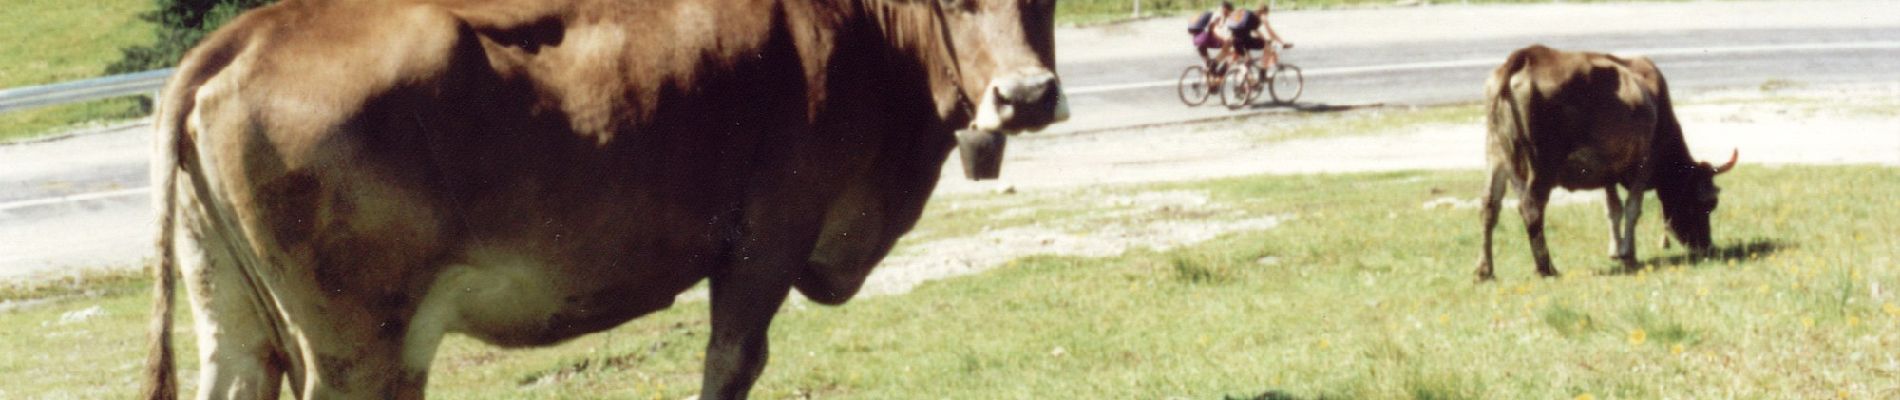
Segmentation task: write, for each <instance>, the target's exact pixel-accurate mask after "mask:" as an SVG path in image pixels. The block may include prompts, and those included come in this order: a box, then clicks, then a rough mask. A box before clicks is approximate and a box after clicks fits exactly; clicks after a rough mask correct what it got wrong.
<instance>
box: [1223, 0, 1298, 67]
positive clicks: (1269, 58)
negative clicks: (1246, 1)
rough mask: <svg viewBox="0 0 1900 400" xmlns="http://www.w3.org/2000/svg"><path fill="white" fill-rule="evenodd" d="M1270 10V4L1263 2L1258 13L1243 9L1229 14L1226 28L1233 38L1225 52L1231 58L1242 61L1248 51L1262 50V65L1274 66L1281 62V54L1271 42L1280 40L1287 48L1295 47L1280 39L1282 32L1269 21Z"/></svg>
mask: <svg viewBox="0 0 1900 400" xmlns="http://www.w3.org/2000/svg"><path fill="white" fill-rule="evenodd" d="M1269 11H1271V10H1270V9H1269V7H1268V5H1266V4H1261V5H1260V11H1259V12H1258V13H1256V12H1254V11H1253V10H1244V9H1243V10H1238V11H1235V12H1232V13H1229V14H1228V17H1227V18H1226V22H1227V26H1226V28H1227V30H1228V33H1229V35H1230V37H1232V38H1233V39H1231V40H1229V41H1228V42H1227V47H1226V49H1225V54H1226V56H1227V57H1230V60H1232V61H1234V62H1240V61H1241V60H1244V59H1246V58H1247V52H1249V51H1253V50H1260V51H1261V57H1260V67H1261V68H1272V67H1273V66H1275V65H1278V64H1279V61H1280V54H1279V52H1276V51H1274V49H1273V47H1272V46H1269V44H1272V43H1273V42H1280V43H1282V44H1283V45H1284V47H1285V48H1293V43H1291V42H1287V41H1285V40H1282V39H1280V34H1279V33H1277V32H1274V31H1273V26H1272V25H1271V24H1269V23H1267V13H1268V12H1269Z"/></svg>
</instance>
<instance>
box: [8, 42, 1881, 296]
mask: <svg viewBox="0 0 1900 400" xmlns="http://www.w3.org/2000/svg"><path fill="white" fill-rule="evenodd" d="M1606 7H1608V6H1606ZM1895 8H1896V10H1894V11H1900V7H1895ZM1289 15H1290V14H1289ZM1148 25H1157V24H1148ZM1864 25H1867V24H1855V25H1854V26H1851V27H1847V28H1840V29H1829V28H1802V29H1783V28H1750V27H1746V26H1738V27H1736V28H1734V29H1696V30H1685V31H1670V32H1655V31H1646V32H1640V33H1618V32H1602V33H1586V34H1564V35H1535V34H1529V35H1507V36H1502V37H1484V38H1463V39H1456V40H1386V41H1379V42H1378V43H1363V44H1350V45H1334V46H1313V45H1307V44H1303V43H1302V44H1301V45H1300V46H1299V47H1296V48H1295V49H1292V50H1290V51H1288V52H1287V53H1286V55H1285V56H1284V61H1285V62H1287V63H1291V64H1295V65H1299V66H1300V67H1301V68H1303V69H1304V71H1305V72H1306V79H1305V81H1306V88H1305V93H1304V95H1303V96H1302V97H1301V98H1300V99H1299V102H1298V103H1297V104H1296V105H1295V106H1277V105H1260V106H1255V107H1251V108H1246V109H1242V110H1237V111H1236V110H1228V109H1226V108H1223V107H1220V106H1219V105H1218V104H1219V100H1218V99H1215V100H1212V101H1210V104H1209V105H1204V106H1200V107H1188V106H1185V105H1183V104H1181V103H1180V101H1179V100H1178V99H1177V97H1176V92H1175V90H1176V89H1175V87H1174V85H1173V81H1174V80H1176V78H1178V77H1179V76H1180V74H1181V70H1182V68H1184V67H1186V66H1188V65H1190V64H1193V63H1196V62H1198V60H1197V58H1196V57H1195V56H1194V53H1193V52H1192V50H1191V49H1189V48H1187V46H1186V41H1187V38H1186V37H1185V34H1184V33H1181V32H1175V31H1174V30H1167V31H1165V32H1139V33H1138V34H1141V35H1164V34H1167V35H1178V36H1181V37H1180V43H1181V46H1180V51H1179V52H1178V53H1155V52H1147V53H1149V54H1146V55H1136V56H1132V57H1118V58H1117V57H1081V58H1082V59H1083V60H1082V61H1077V62H1072V63H1063V64H1061V65H1060V66H1059V67H1058V68H1059V71H1058V72H1059V73H1060V75H1061V76H1062V79H1063V83H1064V85H1065V86H1066V87H1067V88H1068V89H1069V90H1070V94H1069V96H1070V104H1071V109H1072V110H1074V119H1073V120H1072V121H1071V122H1069V123H1065V124H1061V125H1058V126H1054V127H1051V128H1050V129H1049V130H1050V131H1055V132H1060V133H1070V134H1087V132H1090V131H1097V130H1104V129H1115V128H1118V127H1128V126H1137V125H1155V124H1169V123H1179V122H1183V121H1191V120H1197V119H1207V118H1221V117H1227V116H1233V115H1238V114H1240V113H1274V112H1302V111H1313V110H1329V109H1336V108H1338V107H1346V106H1368V105H1434V104H1448V103H1463V102H1475V101H1478V100H1480V97H1481V89H1482V85H1483V82H1484V78H1485V76H1486V74H1487V73H1488V72H1489V71H1490V70H1491V69H1492V68H1494V67H1495V66H1496V64H1497V63H1498V62H1500V61H1502V58H1503V57H1504V55H1506V54H1508V53H1509V52H1510V51H1511V50H1513V49H1516V48H1519V47H1523V46H1524V45H1527V44H1530V43H1543V44H1546V45H1549V46H1552V47H1557V48H1571V49H1595V50H1607V51H1611V52H1616V53H1619V54H1649V55H1651V56H1652V58H1653V59H1655V60H1656V62H1657V63H1658V64H1659V65H1660V66H1661V68H1662V69H1663V71H1664V73H1665V74H1667V76H1668V77H1669V79H1670V86H1671V89H1672V90H1673V91H1674V93H1675V95H1676V96H1677V97H1684V96H1689V95H1693V94H1694V93H1697V92H1702V91H1709V90H1716V89H1732V88H1736V87H1751V86H1759V85H1764V84H1792V85H1808V84H1813V85H1822V84H1842V83H1855V82H1894V81H1900V24H1896V25H1895V26H1883V27H1867V26H1864ZM1169 26H1171V25H1169ZM1282 33H1283V34H1286V35H1289V36H1292V32H1282ZM1295 43H1300V41H1299V40H1298V39H1295ZM1322 44H1324V42H1322ZM1062 46H1067V44H1064V43H1058V47H1059V48H1061V47H1062ZM1134 53H1140V52H1134ZM95 130H96V131H98V132H94V133H88V134H83V135H76V136H73V137H70V138H66V139H62V140H54V141H45V142H40V143H31V144H15V145H0V279H9V278H18V277H23V276H36V275H46V274H57V273H60V272H62V271H68V270H72V269H74V268H93V267H106V268H114V267H119V268H122V267H128V266H134V265H137V264H136V263H137V262H138V261H139V260H140V259H142V258H144V257H146V256H147V255H149V254H150V253H151V252H150V248H151V245H150V235H151V231H152V230H153V228H152V227H151V226H150V225H151V222H150V221H151V217H150V212H149V210H148V209H147V207H148V205H147V204H148V200H147V196H148V191H146V190H144V188H145V187H146V186H147V185H148V183H147V177H146V153H147V152H148V151H149V142H148V139H147V136H148V135H149V133H148V132H149V129H148V127H146V126H144V125H142V124H132V125H124V126H119V127H109V128H103V129H95ZM1029 140H1034V139H1033V138H1031V139H1029Z"/></svg>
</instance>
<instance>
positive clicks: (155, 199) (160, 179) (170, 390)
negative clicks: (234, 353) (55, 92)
mask: <svg viewBox="0 0 1900 400" xmlns="http://www.w3.org/2000/svg"><path fill="white" fill-rule="evenodd" d="M232 25H236V22H235V21H234V22H233V24H232ZM236 31H237V30H235V29H226V30H225V31H221V32H219V33H217V34H213V35H212V36H211V37H207V38H206V39H205V41H204V42H203V43H202V44H200V45H199V46H198V47H197V48H195V49H193V50H192V51H190V52H188V53H186V54H185V57H184V58H183V59H182V60H180V61H179V63H178V68H177V69H176V70H175V72H173V73H172V77H171V80H170V81H169V82H167V83H166V84H165V88H164V90H163V91H162V92H160V93H159V97H158V102H157V103H158V108H157V112H156V113H154V121H153V123H152V126H153V134H154V137H153V138H152V144H153V152H152V164H151V178H152V208H153V210H152V211H153V213H154V215H155V216H156V217H157V218H156V219H157V222H158V235H157V240H156V242H157V243H156V244H157V248H156V250H157V255H158V261H157V263H156V264H155V265H154V266H153V268H152V277H153V278H154V280H156V281H157V282H156V288H155V289H154V290H153V296H152V297H153V299H152V300H153V301H152V324H151V334H150V336H149V338H150V343H149V345H148V346H149V348H150V352H149V353H147V357H146V359H145V377H146V384H145V391H144V395H143V396H142V398H145V399H152V400H173V399H177V398H178V374H177V372H176V371H174V364H175V362H174V359H175V357H174V355H173V354H174V353H173V350H172V345H171V337H172V314H173V311H172V307H173V306H172V303H173V301H172V298H173V297H174V296H173V295H172V293H174V292H176V291H177V279H176V277H175V276H176V275H177V274H178V260H177V259H178V254H177V250H176V248H175V247H174V242H175V241H176V240H175V238H176V236H177V227H176V222H177V218H178V208H179V204H178V203H179V201H178V191H179V190H180V188H179V187H178V185H179V182H178V177H179V175H184V174H191V175H193V176H198V173H197V168H195V167H194V163H195V162H196V159H197V158H198V157H197V156H196V154H197V153H196V151H195V150H194V149H195V148H196V145H195V144H193V142H194V139H193V137H192V133H191V132H190V130H189V127H188V126H187V124H189V123H190V116H191V115H192V114H193V113H194V112H195V111H196V108H197V104H196V101H197V94H198V88H199V87H200V86H203V85H204V82H205V81H207V80H210V79H211V77H212V76H215V75H217V73H218V72H220V71H222V70H224V68H225V67H226V66H228V65H230V64H231V61H232V59H234V58H236V56H237V53H239V52H240V51H241V50H242V48H243V46H242V43H241V42H242V40H241V38H242V37H244V36H246V35H244V34H242V33H241V32H236ZM202 183H203V180H202V179H194V182H186V184H193V185H196V184H202Z"/></svg>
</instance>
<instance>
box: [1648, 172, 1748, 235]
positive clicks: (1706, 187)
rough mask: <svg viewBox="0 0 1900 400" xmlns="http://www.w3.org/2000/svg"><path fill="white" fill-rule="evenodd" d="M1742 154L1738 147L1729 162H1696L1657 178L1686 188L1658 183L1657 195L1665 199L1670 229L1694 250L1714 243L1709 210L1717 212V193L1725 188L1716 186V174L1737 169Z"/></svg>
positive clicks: (1664, 210)
mask: <svg viewBox="0 0 1900 400" xmlns="http://www.w3.org/2000/svg"><path fill="white" fill-rule="evenodd" d="M1740 158H1741V151H1739V150H1737V151H1735V152H1732V153H1730V154H1729V159H1728V163H1725V164H1722V165H1720V166H1713V165H1709V163H1706V162H1697V163H1695V164H1694V165H1693V166H1691V167H1689V168H1685V169H1684V170H1683V171H1680V172H1678V173H1679V177H1678V178H1677V179H1666V180H1669V181H1664V182H1658V185H1670V186H1676V187H1679V188H1681V189H1683V190H1680V191H1678V190H1665V189H1664V188H1663V187H1662V186H1658V187H1657V190H1656V197H1657V199H1658V200H1660V201H1662V203H1663V219H1664V220H1666V221H1668V223H1669V230H1670V232H1672V233H1675V235H1676V240H1678V241H1681V242H1682V245H1683V246H1688V247H1689V250H1690V251H1691V252H1692V253H1697V254H1700V253H1705V252H1707V251H1709V248H1710V247H1711V246H1712V245H1714V240H1713V239H1711V238H1710V231H1709V214H1710V213H1714V212H1715V207H1716V206H1717V205H1720V203H1721V201H1720V199H1719V198H1718V197H1719V195H1720V194H1721V193H1722V189H1721V188H1720V187H1716V186H1715V176H1716V175H1721V174H1722V173H1725V172H1728V171H1729V170H1731V169H1734V168H1735V162H1736V161H1737V160H1739V159H1740ZM1670 181H1673V182H1670ZM1665 192H1672V193H1665Z"/></svg>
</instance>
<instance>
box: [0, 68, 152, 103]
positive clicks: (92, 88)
mask: <svg viewBox="0 0 1900 400" xmlns="http://www.w3.org/2000/svg"><path fill="white" fill-rule="evenodd" d="M171 75H172V69H171V68H165V69H155V70H151V71H145V72H134V73H130V74H123V75H113V76H108V77H102V78H92V79H86V80H78V81H71V82H60V83H54V84H47V85H40V86H24V87H17V88H12V89H0V114H5V113H9V112H14V111H20V110H25V109H29V108H34V107H45V106H51V105H58V104H66V103H75V102H81V101H87V100H98V99H104V98H112V97H119V96H132V95H141V94H152V93H157V92H158V90H159V89H160V88H163V87H164V86H165V79H167V78H170V77H171Z"/></svg>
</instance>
